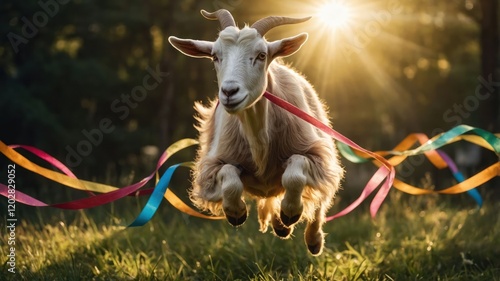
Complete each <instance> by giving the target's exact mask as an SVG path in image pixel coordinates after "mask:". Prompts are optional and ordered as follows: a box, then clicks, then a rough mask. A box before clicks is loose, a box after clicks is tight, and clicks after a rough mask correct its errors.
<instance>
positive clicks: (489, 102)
mask: <svg viewBox="0 0 500 281" xmlns="http://www.w3.org/2000/svg"><path fill="white" fill-rule="evenodd" d="M480 8H481V20H480V26H481V35H480V36H481V38H480V44H481V77H479V79H480V81H483V83H481V82H479V83H480V84H481V85H482V87H481V90H480V92H479V94H481V97H487V98H486V99H485V100H483V101H482V102H481V106H480V107H479V114H480V122H481V123H480V124H481V125H480V126H481V127H482V128H484V129H486V130H488V131H490V132H494V133H498V132H500V116H499V108H500V99H499V94H500V85H499V83H500V77H499V76H500V54H499V52H500V46H499V37H500V34H499V22H498V20H499V17H498V14H499V11H498V9H499V4H498V0H480ZM485 81H486V82H485ZM478 86H479V85H478ZM476 95H477V93H476ZM496 161H499V159H498V156H496V155H495V154H494V153H492V152H491V151H486V150H483V155H482V157H481V163H482V165H480V167H479V168H480V169H483V168H485V167H486V166H489V165H491V164H492V163H495V162H496ZM487 185H489V187H491V188H488V190H493V192H494V193H495V194H499V193H498V186H499V185H500V180H499V178H498V177H496V178H494V179H493V180H491V181H490V182H488V183H487Z"/></svg>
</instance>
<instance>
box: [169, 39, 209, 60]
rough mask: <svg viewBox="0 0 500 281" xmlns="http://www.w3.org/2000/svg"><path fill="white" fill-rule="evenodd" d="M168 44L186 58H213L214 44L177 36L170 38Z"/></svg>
mask: <svg viewBox="0 0 500 281" xmlns="http://www.w3.org/2000/svg"><path fill="white" fill-rule="evenodd" d="M168 42H170V44H171V45H172V46H173V47H174V48H176V49H177V50H179V51H180V52H181V53H183V54H185V55H186V56H190V57H195V58H211V57H212V47H213V45H214V43H213V42H210V41H202V40H191V39H181V38H177V37H175V36H170V37H168Z"/></svg>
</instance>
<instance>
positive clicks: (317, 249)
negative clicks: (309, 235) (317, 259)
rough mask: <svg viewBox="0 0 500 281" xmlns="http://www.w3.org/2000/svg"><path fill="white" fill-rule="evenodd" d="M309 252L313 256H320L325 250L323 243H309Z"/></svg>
mask: <svg viewBox="0 0 500 281" xmlns="http://www.w3.org/2000/svg"><path fill="white" fill-rule="evenodd" d="M307 249H308V250H309V253H311V255H313V256H319V255H320V254H321V252H322V250H323V243H318V244H316V245H307Z"/></svg>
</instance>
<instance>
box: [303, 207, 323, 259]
mask: <svg viewBox="0 0 500 281" xmlns="http://www.w3.org/2000/svg"><path fill="white" fill-rule="evenodd" d="M324 223H325V208H324V206H320V207H319V208H318V209H316V210H315V211H314V220H312V221H309V222H307V226H306V230H305V233H304V240H305V242H306V245H307V249H308V250H309V252H310V253H311V254H312V255H313V256H318V255H320V254H321V253H322V252H323V245H324V244H325V234H324V233H323V229H322V226H323V224H324Z"/></svg>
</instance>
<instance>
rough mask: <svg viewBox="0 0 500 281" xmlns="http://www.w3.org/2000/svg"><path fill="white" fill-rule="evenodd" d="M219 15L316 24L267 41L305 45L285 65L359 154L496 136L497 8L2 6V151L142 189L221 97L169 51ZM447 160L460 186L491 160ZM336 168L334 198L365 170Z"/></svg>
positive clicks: (424, 173)
mask: <svg viewBox="0 0 500 281" xmlns="http://www.w3.org/2000/svg"><path fill="white" fill-rule="evenodd" d="M220 8H225V9H227V10H229V11H231V13H232V14H233V15H234V17H235V19H236V22H237V23H238V25H239V26H240V27H243V26H244V24H245V23H248V24H252V23H253V22H254V21H256V20H258V19H260V18H262V17H265V16H269V15H283V16H295V17H303V16H309V15H312V16H313V19H311V20H310V21H308V22H306V23H303V24H297V25H290V26H283V27H279V28H276V29H274V30H273V31H272V32H269V33H268V34H267V35H266V37H267V39H268V40H270V41H272V40H277V39H280V38H283V37H286V36H292V35H296V34H298V33H301V32H307V33H309V40H308V42H307V43H306V44H305V45H304V47H303V48H302V49H301V50H300V51H299V52H298V53H297V54H295V55H293V56H291V57H289V58H286V59H285V61H286V62H287V63H289V64H290V65H292V66H293V67H294V68H296V69H297V70H299V71H300V72H301V73H303V74H304V75H305V76H306V77H307V78H308V79H309V81H310V82H311V83H312V84H313V85H314V86H315V88H316V90H317V92H318V94H319V96H320V97H321V98H322V99H323V100H324V101H325V103H326V104H327V105H328V107H329V110H330V114H331V117H332V121H333V124H334V128H335V129H336V130H338V131H339V132H341V133H343V134H344V135H346V136H347V137H349V138H351V139H353V140H354V141H356V142H358V143H359V144H360V145H362V146H365V147H366V148H368V149H372V150H385V149H390V148H392V147H393V146H394V145H396V144H397V143H398V142H399V141H401V140H402V139H403V138H404V137H405V136H406V135H408V134H409V133H412V132H422V133H426V134H428V135H429V136H434V135H436V134H438V133H441V132H443V131H446V130H449V129H451V128H452V127H454V126H456V125H459V124H469V125H472V126H477V127H480V128H483V129H486V130H489V131H491V132H500V115H499V108H500V101H499V97H498V95H499V89H500V59H499V57H500V48H499V37H500V35H499V14H500V5H499V2H498V1H497V0H441V1H435V0H418V1H415V0H411V1H410V0H363V1H361V0H359V1H355V0H353V1H298V0H295V1H261V0H255V1H243V0H202V1H200V0H197V1H194V0H187V1H166V0H147V1H136V0H131V1H118V0H107V1H95V0H72V1H70V0H59V1H58V0H41V1H18V0H2V1H1V3H0V15H1V16H0V35H1V36H0V112H1V114H2V118H1V119H0V140H2V141H3V142H5V143H7V144H16V143H17V144H27V145H32V146H36V147H38V148H40V149H43V150H45V151H47V152H49V153H50V154H52V155H54V156H55V157H56V158H58V159H60V160H61V161H62V162H63V163H65V164H66V165H68V166H70V167H71V168H72V169H73V171H74V173H75V174H76V175H78V176H79V177H81V178H83V179H89V180H97V181H101V182H108V183H111V184H116V185H124V184H128V183H130V182H131V181H133V180H137V179H140V178H143V177H144V176H146V175H147V174H149V173H150V172H151V171H152V170H153V169H154V166H155V165H156V160H157V157H158V155H159V153H161V152H162V151H163V150H164V149H165V148H166V147H167V146H168V145H169V144H171V143H173V142H174V141H176V140H179V139H181V138H188V137H189V138H194V137H196V131H195V130H194V128H193V124H194V123H195V120H194V118H193V117H192V116H193V114H194V109H193V103H194V102H195V101H198V100H201V101H205V102H206V101H207V100H208V99H213V98H214V97H215V96H216V92H217V84H216V77H215V72H214V70H213V66H212V63H211V62H210V61H209V60H205V59H193V58H188V57H186V56H184V55H182V54H180V53H179V52H177V51H176V50H175V49H174V48H173V47H171V46H170V44H168V41H167V38H168V36H171V35H175V36H178V37H182V38H193V39H203V40H214V39H215V38H216V37H217V33H218V31H219V25H218V23H217V22H212V21H208V20H206V19H204V18H203V17H202V16H201V15H200V12H199V11H200V9H206V10H208V11H214V10H216V9H220ZM447 151H448V152H449V153H450V154H451V155H453V157H454V158H455V160H456V161H457V163H458V164H459V165H460V168H461V169H462V171H463V172H465V173H466V174H468V175H470V174H471V173H473V172H475V171H478V170H479V169H481V168H482V167H486V166H489V165H490V164H491V163H492V162H494V161H497V159H496V157H495V156H494V155H493V153H491V152H489V153H488V152H485V151H483V150H481V149H477V148H475V147H473V146H467V145H465V144H462V145H459V144H457V145H454V146H453V147H452V148H447ZM193 156H194V149H192V150H190V151H188V152H186V153H184V154H181V155H179V157H178V158H179V159H181V160H180V161H188V160H190V159H192V157H193ZM420 160H421V161H420ZM420 160H418V161H415V163H410V164H408V165H406V166H402V167H400V168H399V169H400V174H399V176H400V177H403V178H405V179H407V180H408V181H410V182H411V181H413V182H414V183H416V184H418V183H421V181H422V179H425V178H428V177H430V178H431V180H430V181H432V182H433V183H436V182H439V179H441V178H443V177H445V176H444V175H445V174H446V173H445V174H440V173H437V172H434V171H433V168H432V167H430V166H428V165H427V164H426V163H425V161H424V160H423V159H420ZM1 161H2V163H3V162H4V161H7V160H6V159H5V158H3V159H2V160H1ZM5 163H7V162H5ZM345 165H346V166H347V168H348V171H347V172H348V174H347V179H346V181H345V184H344V186H346V187H356V186H357V187H362V186H364V184H365V179H366V177H369V176H371V171H372V170H371V169H372V168H371V166H370V165H360V166H354V165H352V164H349V163H345ZM5 168H6V165H2V167H1V169H2V171H3V170H4V169H5ZM429 171H433V172H432V173H431V174H429V173H428V172H429ZM186 174H187V172H186ZM450 176H451V175H450V174H449V172H448V173H447V174H446V177H449V178H450V180H451V177H450ZM39 180H40V179H38V177H36V176H33V175H26V176H23V177H18V181H21V182H22V183H24V186H26V188H29V186H32V187H35V186H39V187H40V186H41V187H46V188H49V187H50V183H48V182H45V183H43V184H40V183H39V182H38V181H39ZM23 188H25V187H23ZM37 190H40V189H39V188H37ZM37 192H40V191H37Z"/></svg>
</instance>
